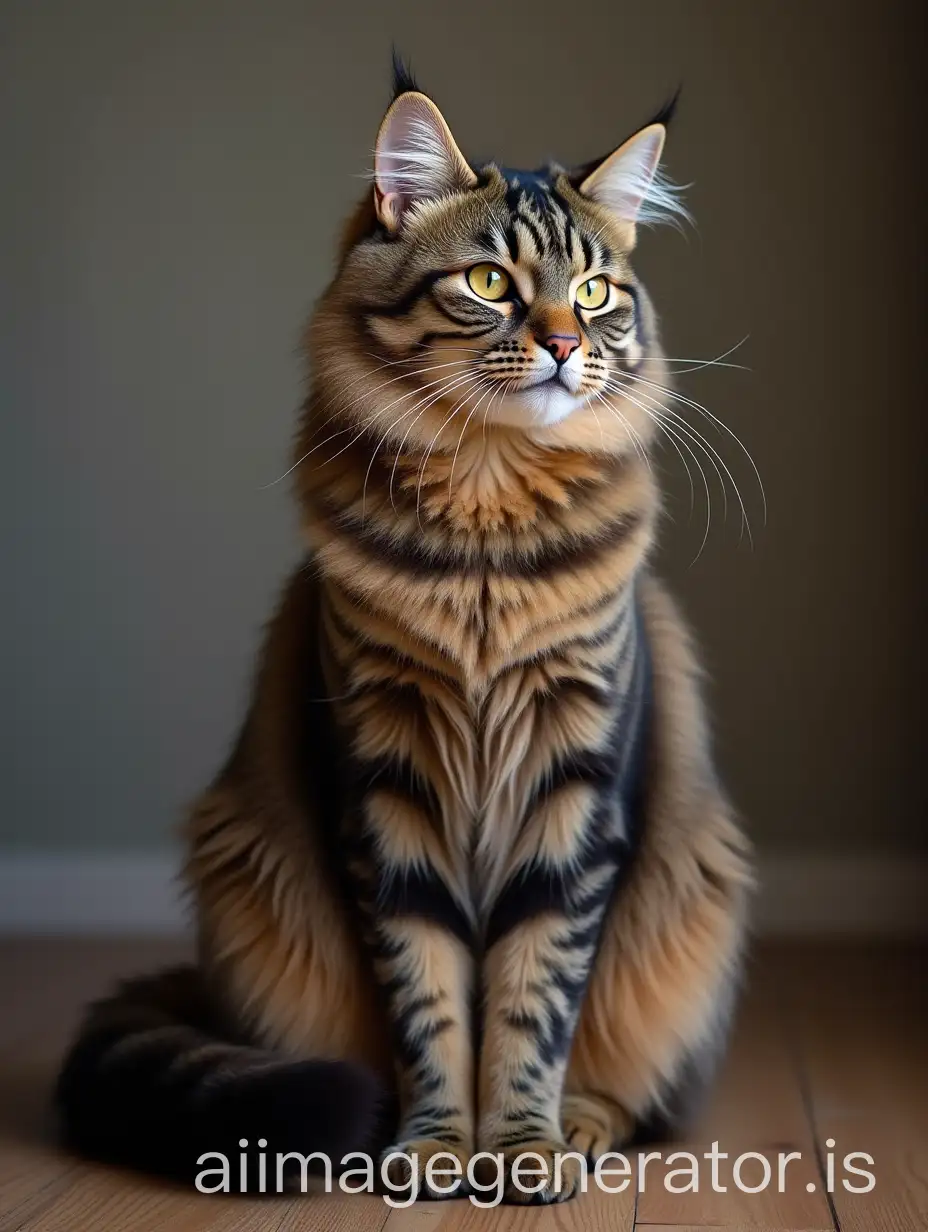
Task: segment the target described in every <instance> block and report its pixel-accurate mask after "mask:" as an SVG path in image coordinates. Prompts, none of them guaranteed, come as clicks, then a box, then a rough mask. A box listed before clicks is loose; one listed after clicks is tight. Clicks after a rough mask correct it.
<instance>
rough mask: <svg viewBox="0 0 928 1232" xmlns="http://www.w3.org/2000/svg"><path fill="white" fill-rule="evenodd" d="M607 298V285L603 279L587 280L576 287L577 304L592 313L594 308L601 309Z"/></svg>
mask: <svg viewBox="0 0 928 1232" xmlns="http://www.w3.org/2000/svg"><path fill="white" fill-rule="evenodd" d="M608 298H609V283H608V282H606V280H605V278H587V280H586V282H581V283H580V285H579V287H577V303H578V304H579V305H580V307H581V308H586V310H587V311H588V312H592V311H593V309H594V308H602V306H603V304H604V303H605V302H606V300H607V299H608Z"/></svg>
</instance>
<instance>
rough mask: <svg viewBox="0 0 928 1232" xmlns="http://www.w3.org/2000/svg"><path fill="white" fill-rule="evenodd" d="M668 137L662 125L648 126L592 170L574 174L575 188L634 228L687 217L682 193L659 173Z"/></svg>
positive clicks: (587, 169)
mask: <svg viewBox="0 0 928 1232" xmlns="http://www.w3.org/2000/svg"><path fill="white" fill-rule="evenodd" d="M666 137H667V129H666V127H665V126H664V125H663V124H661V123H657V124H649V125H648V126H647V127H646V128H643V129H641V131H640V132H637V133H635V135H634V136H633V137H629V139H628V140H627V141H626V142H624V143H623V144H622V145H620V146H619V148H618V149H617V150H614V151H613V152H612V153H611V154H609V155H608V156H607V157H606V158H604V159H602V161H601V162H599V163H596V164H594V165H593V166H592V168H591V167H585V168H582V169H581V170H580V171H579V172H577V173H575V175H574V176H572V177H571V178H572V180H573V184H574V187H575V188H576V189H577V191H578V192H579V193H580V194H581V196H584V197H589V198H590V200H591V201H596V202H598V203H599V204H600V205H603V206H605V207H606V209H608V210H610V211H611V212H612V213H613V214H614V215H615V216H616V217H617V218H619V219H621V220H622V221H623V222H625V223H627V224H629V225H630V226H631V227H633V228H634V226H635V224H636V223H639V222H640V223H644V224H649V223H660V222H670V221H674V220H675V218H678V217H683V218H686V217H687V211H686V207H685V206H684V205H683V203H682V202H681V201H680V198H679V190H678V189H677V188H675V187H674V185H672V184H670V183H669V182H668V181H667V180H666V179H664V178H663V177H662V176H661V175H660V172H659V165H660V161H661V154H662V153H663V150H664V141H665V140H666ZM633 234H634V233H633Z"/></svg>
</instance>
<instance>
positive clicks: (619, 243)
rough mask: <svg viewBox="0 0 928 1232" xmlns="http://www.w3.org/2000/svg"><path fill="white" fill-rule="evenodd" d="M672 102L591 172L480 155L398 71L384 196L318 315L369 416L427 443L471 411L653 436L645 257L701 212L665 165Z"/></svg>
mask: <svg viewBox="0 0 928 1232" xmlns="http://www.w3.org/2000/svg"><path fill="white" fill-rule="evenodd" d="M670 110H672V108H671V109H665V111H664V112H663V113H662V114H661V115H660V116H659V117H658V118H657V119H656V120H655V121H653V122H652V123H650V124H648V125H647V126H645V127H644V128H642V129H641V130H640V131H638V132H636V133H635V134H634V135H633V136H632V137H630V138H628V140H626V141H624V142H623V143H622V144H620V145H619V146H618V148H616V149H615V150H614V151H612V152H611V153H610V154H608V155H607V156H606V157H604V158H602V159H600V160H598V161H596V162H595V163H592V164H589V165H587V166H585V167H583V168H580V169H577V170H566V169H565V168H563V167H560V166H557V165H554V164H552V165H549V166H546V167H544V168H542V169H540V170H537V171H532V172H524V171H513V170H509V169H507V168H504V167H502V166H500V165H498V164H496V163H488V164H486V165H483V166H475V165H472V164H471V163H469V162H468V161H467V159H466V158H465V157H464V156H463V154H462V153H461V151H460V150H459V148H458V145H457V143H456V142H455V139H454V137H453V136H452V134H451V130H450V129H449V127H448V124H447V123H446V121H445V119H444V117H443V116H442V114H441V112H440V111H439V109H438V107H437V106H436V105H435V103H434V102H433V101H432V100H431V99H430V98H429V97H427V96H426V95H425V94H424V93H422V91H420V90H419V89H418V88H417V87H416V86H415V83H414V82H413V81H412V80H411V79H410V78H409V77H408V76H407V75H406V74H405V73H404V72H403V71H402V70H401V71H399V72H398V73H397V80H396V88H395V97H394V100H393V103H392V105H391V106H390V108H389V110H388V111H387V113H386V115H385V117H384V119H383V122H382V124H381V126H380V130H379V133H378V136H377V142H376V149H375V156H374V173H373V180H374V184H373V193H372V194H371V196H370V197H368V198H367V200H366V201H365V203H364V204H363V205H362V207H361V208H360V210H359V211H358V212H357V214H356V215H355V217H354V218H353V219H352V221H351V223H350V224H349V227H348V229H347V231H346V237H345V244H344V249H343V255H342V262H341V266H340V269H339V272H338V274H337V276H336V278H335V280H334V282H333V284H332V286H331V287H330V289H329V291H328V293H327V295H326V296H325V297H324V299H323V303H322V307H321V310H320V312H319V314H318V316H317V321H316V334H317V337H316V338H314V340H313V341H314V352H315V359H316V363H317V368H318V369H321V371H322V377H323V381H324V383H325V385H326V386H328V389H327V392H328V393H329V394H330V395H331V396H332V397H334V398H335V399H336V400H337V401H340V400H341V398H342V391H349V390H351V389H353V390H354V391H355V396H354V399H353V401H351V396H350V394H347V395H346V397H347V399H348V400H349V401H351V404H352V405H353V406H355V407H356V408H357V410H358V414H359V417H361V416H368V417H370V416H371V415H376V416H377V427H378V428H380V427H382V428H383V430H384V431H386V432H388V433H389V434H390V435H394V434H395V433H399V434H405V435H404V439H405V440H409V441H410V442H411V443H412V442H416V441H417V440H420V439H421V440H425V439H433V440H434V439H435V433H436V430H437V429H436V424H437V423H439V421H441V422H443V423H447V422H449V421H453V423H454V430H455V432H457V431H458V430H459V425H460V423H461V421H462V417H464V416H470V417H471V418H472V419H473V421H474V423H475V424H476V425H481V426H483V425H486V424H489V425H496V424H504V425H510V426H517V427H520V428H523V429H526V430H530V431H532V432H534V433H535V434H536V435H537V434H541V435H542V436H546V435H547V436H548V437H550V438H552V439H557V440H560V441H564V440H565V439H566V438H565V435H564V433H565V430H567V429H568V425H569V431H570V433H571V434H572V435H575V436H583V435H584V428H586V432H585V437H586V439H587V440H590V439H592V437H591V432H593V431H595V433H596V434H597V436H598V439H600V440H601V439H602V438H603V435H604V432H605V433H606V434H607V435H608V437H609V438H610V441H611V442H612V443H613V444H614V445H616V447H618V446H617V442H619V441H620V440H621V441H623V442H624V443H625V444H629V443H631V441H632V440H633V439H634V436H635V434H636V433H637V435H638V436H639V437H644V438H650V436H651V435H652V433H653V424H654V421H655V419H656V417H655V416H654V415H653V414H651V413H650V411H649V408H648V404H647V401H646V399H645V398H643V397H641V396H640V394H639V396H638V397H637V399H636V400H634V401H629V400H628V398H627V397H626V396H625V395H624V394H623V392H622V391H623V389H626V390H630V391H631V392H632V393H633V394H634V387H633V385H632V384H631V382H632V381H634V380H635V379H636V377H635V374H636V373H640V372H642V371H646V370H647V366H648V364H649V363H652V362H659V352H658V349H657V344H656V338H655V336H654V320H653V314H652V312H651V309H650V304H649V302H648V301H647V297H646V296H645V295H644V293H643V290H642V288H641V287H640V286H639V284H638V282H637V280H636V278H635V274H634V272H633V270H632V267H631V264H630V260H629V258H630V254H631V252H632V249H633V248H634V246H635V238H636V229H637V227H638V226H640V225H641V224H642V223H650V222H655V221H661V220H663V219H664V218H668V217H673V216H674V215H675V214H677V215H679V214H681V213H683V212H684V211H683V209H682V207H681V206H680V204H679V202H678V200H677V198H676V196H675V194H674V191H673V190H672V188H670V186H669V185H668V184H667V182H666V181H665V180H664V179H663V178H662V177H661V176H660V174H659V170H658V168H659V162H660V158H661V152H662V150H663V147H664V139H665V135H666V123H667V120H668V119H669V112H670ZM653 373H654V369H653V368H652V369H651V370H650V371H649V373H648V375H651V376H653ZM638 379H639V380H640V377H639V378H638ZM410 385H411V386H412V387H413V388H412V392H410V390H409V389H408V388H407V386H410ZM372 399H373V401H372ZM378 401H379V402H380V404H381V405H386V406H387V407H388V409H389V411H390V414H389V415H388V416H381V415H380V414H379V413H378V408H377V405H376V403H377V402H378ZM616 408H618V415H616V414H615V413H613V414H611V415H610V414H608V413H607V412H609V410H610V409H612V410H613V412H614V411H615V410H616ZM394 420H395V421H396V423H395V425H394V423H393V421H394ZM591 420H592V421H593V422H595V429H593V428H592V427H591ZM623 420H624V421H625V424H626V425H628V424H630V425H631V427H632V433H631V434H629V432H628V429H627V426H626V427H623V426H622V421H623ZM555 428H557V429H558V430H557V431H556V432H555V431H554V429H555Z"/></svg>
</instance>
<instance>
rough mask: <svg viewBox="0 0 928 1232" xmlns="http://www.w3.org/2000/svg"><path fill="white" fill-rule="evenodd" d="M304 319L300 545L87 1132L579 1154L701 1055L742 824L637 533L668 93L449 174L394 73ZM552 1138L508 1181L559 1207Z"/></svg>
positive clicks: (191, 1151)
mask: <svg viewBox="0 0 928 1232" xmlns="http://www.w3.org/2000/svg"><path fill="white" fill-rule="evenodd" d="M395 76H396V81H395V92H394V99H393V102H392V104H391V106H390V108H389V110H388V111H387V113H386V116H385V118H384V120H383V122H382V124H381V127H380V130H379V134H378V137H377V145H376V153H375V168H374V176H373V192H369V193H367V194H366V195H365V199H364V201H363V202H362V203H361V205H360V206H359V208H358V209H357V211H356V212H355V213H354V215H353V216H352V218H351V219H350V221H349V223H348V225H347V227H346V229H345V233H344V236H343V240H342V244H341V250H340V255H339V261H338V268H337V273H336V274H335V277H334V279H333V281H332V283H331V285H330V286H329V287H328V289H327V290H326V291H325V293H324V294H323V296H322V298H321V300H320V302H319V304H318V307H317V309H316V311H315V314H314V316H313V320H312V323H311V325H310V327H309V331H308V335H307V350H308V354H309V358H310V361H311V373H312V386H311V392H310V394H309V396H308V398H307V400H306V403H305V408H304V414H303V417H302V421H301V428H300V432H299V435H298V440H297V449H296V455H295V456H296V459H297V461H296V463H295V465H294V468H293V472H294V474H295V486H296V491H297V495H298V499H299V506H300V511H301V515H302V527H303V533H304V536H305V545H306V557H305V560H304V561H303V563H302V564H301V565H300V567H299V568H297V570H296V571H295V573H294V574H293V576H292V577H291V578H290V580H289V582H288V583H287V585H286V588H285V591H284V594H283V598H282V601H281V603H280V606H279V609H278V611H277V613H276V615H275V616H274V618H273V620H272V622H271V624H270V626H269V629H268V632H267V635H266V640H265V643H264V647H263V651H262V653H261V657H260V662H259V666H258V670H257V675H256V680H255V685H254V692H253V697H252V700H251V704H250V708H249V710H248V713H247V717H246V719H245V722H244V725H243V727H242V730H241V734H240V736H239V738H238V741H237V743H236V745H235V748H234V750H233V752H232V753H231V756H230V757H229V759H228V762H227V764H226V765H225V767H224V768H223V769H222V771H221V773H220V774H219V775H218V777H217V778H216V780H215V781H214V783H213V785H212V786H211V787H210V788H209V790H208V791H206V793H205V794H204V795H203V796H202V798H201V799H200V800H199V801H198V802H197V804H196V805H195V807H194V808H193V810H192V815H191V817H190V820H189V825H188V828H187V830H186V843H187V859H186V866H185V880H186V885H187V886H188V887H189V890H190V893H191V895H192V898H193V902H194V904H195V914H196V921H197V927H198V937H199V957H198V961H197V963H196V965H195V966H188V967H183V968H178V969H175V970H170V971H167V972H163V973H160V974H155V975H153V976H150V977H148V976H145V977H141V978H137V979H135V980H131V981H128V982H126V983H125V984H124V985H122V987H121V988H119V989H118V990H117V991H116V992H115V993H114V994H113V995H111V996H109V997H107V998H106V999H104V1000H103V1001H101V1002H99V1003H98V1004H96V1005H95V1006H93V1007H91V1009H90V1011H89V1012H88V1015H87V1018H86V1021H85V1022H84V1025H83V1027H82V1029H81V1031H80V1033H79V1035H78V1038H77V1040H76V1042H75V1043H74V1045H73V1047H72V1049H71V1051H70V1053H69V1054H68V1056H67V1058H66V1060H65V1063H64V1066H63V1069H62V1072H61V1075H60V1078H59V1083H58V1087H57V1100H58V1105H59V1108H60V1111H61V1115H62V1119H63V1125H64V1129H65V1134H66V1137H67V1140H68V1141H69V1142H70V1143H71V1144H72V1145H73V1146H74V1147H76V1148H78V1149H80V1150H81V1151H83V1152H85V1153H89V1154H91V1155H95V1156H99V1157H102V1158H105V1159H111V1160H116V1161H119V1162H123V1163H129V1164H133V1165H140V1166H143V1167H145V1168H147V1169H156V1170H158V1171H161V1172H167V1173H172V1174H176V1175H189V1174H190V1173H191V1172H192V1170H193V1169H194V1167H195V1163H196V1159H197V1156H198V1155H199V1153H200V1152H201V1151H205V1150H210V1151H226V1152H228V1153H230V1154H234V1153H235V1151H236V1150H237V1143H238V1140H239V1139H240V1138H245V1139H250V1140H252V1141H254V1140H255V1139H256V1138H257V1137H258V1135H259V1134H260V1135H261V1136H262V1138H263V1139H266V1140H268V1141H269V1142H270V1145H271V1147H272V1148H279V1149H282V1150H286V1151H290V1150H300V1151H305V1152H310V1151H316V1150H321V1151H326V1152H329V1153H330V1154H332V1155H333V1157H335V1158H338V1157H340V1156H341V1155H342V1154H343V1153H344V1152H346V1151H359V1150H369V1151H372V1152H384V1153H389V1152H391V1151H397V1150H399V1151H403V1152H408V1153H415V1154H416V1156H417V1157H418V1159H419V1161H420V1165H422V1166H421V1167H420V1179H419V1180H416V1181H415V1182H413V1178H412V1177H411V1176H410V1174H409V1171H408V1168H407V1171H406V1172H405V1173H404V1172H403V1166H404V1165H402V1164H401V1166H400V1170H399V1173H398V1176H399V1180H400V1181H402V1180H403V1179H404V1177H405V1178H406V1179H408V1180H409V1183H410V1184H413V1183H415V1184H416V1185H417V1186H419V1190H418V1192H419V1193H420V1194H421V1196H424V1197H439V1196H441V1193H440V1192H435V1191H434V1190H433V1189H432V1188H430V1186H429V1184H428V1182H427V1181H422V1180H421V1173H422V1170H423V1168H424V1164H425V1163H426V1162H427V1161H428V1160H430V1159H433V1158H435V1157H436V1156H438V1155H439V1154H449V1153H450V1155H451V1156H452V1157H453V1158H455V1159H456V1160H458V1161H459V1162H460V1165H461V1167H462V1168H463V1167H465V1166H466V1164H467V1162H468V1161H469V1160H470V1159H471V1158H472V1157H473V1156H474V1154H475V1153H477V1152H489V1153H493V1154H498V1155H501V1156H502V1167H503V1169H504V1170H505V1174H506V1176H507V1177H508V1179H507V1181H506V1186H505V1199H506V1200H507V1201H515V1202H520V1201H528V1200H530V1199H529V1198H528V1197H527V1196H526V1195H525V1194H524V1193H523V1192H522V1191H521V1190H520V1189H519V1188H518V1187H517V1186H515V1185H514V1184H513V1183H512V1178H511V1175H510V1173H511V1166H512V1161H513V1160H514V1159H515V1158H516V1157H517V1156H518V1155H519V1154H521V1153H522V1152H525V1151H533V1152H536V1153H537V1154H538V1155H540V1156H541V1158H542V1160H543V1161H544V1163H545V1166H546V1168H547V1167H548V1165H549V1164H550V1163H552V1161H553V1160H554V1157H555V1156H556V1155H557V1154H558V1153H559V1152H577V1153H579V1154H581V1155H585V1156H588V1157H589V1158H591V1159H595V1158H598V1157H599V1156H601V1155H602V1154H603V1153H604V1152H606V1151H608V1150H610V1149H613V1148H614V1147H616V1146H617V1145H620V1144H622V1143H624V1142H627V1141H629V1139H630V1138H631V1137H632V1136H633V1135H635V1134H636V1133H637V1134H640V1133H653V1132H657V1131H658V1130H667V1129H673V1128H675V1127H678V1126H679V1125H681V1124H683V1123H684V1122H685V1119H686V1117H687V1116H688V1115H690V1113H691V1110H692V1108H693V1107H694V1106H695V1103H696V1101H697V1100H698V1097H699V1095H700V1094H701V1092H702V1091H704V1090H705V1088H706V1085H707V1083H708V1082H709V1080H710V1078H711V1075H712V1072H713V1069H714V1066H715V1064H716V1062H717V1060H718V1058H719V1056H720V1053H721V1051H722V1049H723V1044H724V1040H725V1037H726V1029H727V1026H728V1023H729V1019H730V1016H731V1011H732V1005H733V1002H734V997H735V993H736V988H737V983H738V976H739V970H740V967H741V965H742V955H743V949H744V937H745V932H746V921H747V915H748V905H749V901H750V886H751V868H750V851H749V846H748V843H747V841H746V839H745V837H744V835H743V833H742V831H741V829H740V827H739V825H738V822H737V820H736V819H735V817H734V815H733V811H732V808H731V806H730V804H729V802H728V800H727V798H726V795H725V794H724V791H723V789H722V787H721V786H720V784H719V781H718V778H717V776H716V772H715V770H714V767H713V761H712V755H711V750H710V747H709V739H708V734H707V723H706V718H705V714H704V709H703V703H702V700H701V695H700V682H699V676H700V673H699V668H698V666H697V660H696V656H695V653H694V650H693V647H692V644H691V640H690V636H689V634H688V632H687V630H686V627H685V625H684V623H683V621H682V619H681V617H680V615H679V614H678V612H677V609H676V607H675V605H674V603H673V601H672V600H671V598H670V597H669V595H668V593H667V591H666V590H665V588H664V586H663V585H662V584H661V582H660V581H659V580H658V579H657V578H656V577H655V575H654V573H653V570H652V568H651V565H650V563H649V557H650V555H651V552H652V547H653V544H654V539H655V528H656V522H657V519H658V513H659V493H658V491H657V487H656V483H655V477H654V474H653V471H652V469H651V467H650V464H649V458H650V452H651V450H652V449H653V447H654V445H655V443H656V441H657V439H658V435H659V431H660V419H661V413H660V403H659V401H658V400H657V399H655V397H654V396H653V394H654V393H655V392H657V391H659V390H661V389H662V388H664V387H666V386H667V383H668V374H667V366H666V363H665V361H664V359H663V356H662V353H661V349H660V344H659V341H658V335H657V326H656V320H655V314H654V311H653V309H652V306H651V303H650V300H649V298H648V296H647V293H646V292H645V290H644V288H643V287H642V286H641V284H640V282H639V281H638V279H637V278H636V276H635V274H634V272H633V269H632V266H631V263H630V254H631V252H632V250H633V248H634V245H635V239H636V230H637V227H638V226H640V225H642V224H643V223H649V222H659V221H662V220H664V219H667V218H669V217H671V216H672V215H673V213H674V212H675V211H679V209H680V208H681V207H680V205H679V201H678V198H677V197H676V196H675V193H674V190H673V189H672V188H671V187H670V185H669V184H668V183H667V181H665V180H664V179H663V177H662V175H661V172H660V170H659V161H660V158H661V154H662V150H663V146H664V140H665V134H666V128H667V124H668V122H669V118H670V112H669V110H668V111H666V112H664V113H662V114H661V115H659V116H658V117H657V118H656V119H655V120H654V121H653V122H652V123H650V124H648V125H646V126H645V127H644V128H642V129H640V130H639V131H638V132H636V133H635V134H634V135H633V136H632V137H630V138H629V139H628V140H627V141H625V142H623V143H622V144H621V145H620V146H618V148H617V149H616V150H615V151H614V152H612V153H611V154H609V155H608V156H607V157H605V158H603V159H601V160H599V161H597V162H596V163H594V164H590V165H588V166H585V167H583V168H581V169H579V170H576V171H570V170H564V169H562V168H561V167H559V166H554V165H552V166H548V167H545V168H544V169H542V170H540V171H535V172H531V173H528V172H520V171H511V170H507V169H505V168H503V167H502V166H499V165H496V164H493V163H490V164H488V165H486V166H479V167H476V166H472V165H471V164H470V163H469V162H468V161H467V160H466V159H465V158H464V156H463V155H462V153H461V152H460V150H459V148H458V145H457V144H456V142H455V139H454V137H453V136H452V134H451V131H450V129H449V127H448V125H447V123H446V121H445V119H444V118H443V116H442V114H441V112H440V111H439V110H438V107H437V106H436V104H435V103H434V102H433V101H432V99H431V98H430V97H428V96H427V95H426V94H424V93H423V92H422V91H421V90H420V89H419V87H418V86H417V85H416V83H415V81H414V80H413V79H412V78H411V76H410V75H409V74H408V72H407V71H406V70H405V69H404V68H403V67H402V66H401V65H400V66H398V67H397V68H396V73H395ZM553 1173H554V1168H553V1166H552V1167H551V1168H550V1173H549V1176H548V1179H547V1180H546V1181H545V1182H544V1183H543V1184H542V1186H541V1189H540V1191H539V1193H537V1194H534V1195H532V1197H533V1199H534V1200H535V1201H539V1200H540V1201H555V1200H562V1199H564V1198H568V1197H570V1196H571V1195H572V1194H573V1193H574V1192H575V1190H576V1188H577V1185H578V1177H579V1174H580V1170H579V1167H578V1166H577V1165H576V1164H575V1163H571V1161H570V1159H569V1158H568V1160H567V1165H566V1166H565V1167H564V1168H563V1169H562V1170H561V1174H560V1176H559V1177H557V1178H555V1177H554V1175H553Z"/></svg>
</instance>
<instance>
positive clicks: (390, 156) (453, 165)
mask: <svg viewBox="0 0 928 1232" xmlns="http://www.w3.org/2000/svg"><path fill="white" fill-rule="evenodd" d="M476 184H477V176H476V175H475V174H474V172H473V171H472V170H471V168H470V166H469V165H468V163H467V160H466V159H465V158H464V155H463V154H462V153H461V151H460V150H459V149H458V147H457V143H456V142H455V140H454V138H453V137H452V135H451V130H450V128H449V127H448V125H447V124H446V123H445V118H444V116H443V115H442V114H441V112H440V111H439V110H438V108H437V107H436V106H435V104H434V103H433V102H432V100H431V99H430V98H428V97H427V96H426V95H425V94H421V93H419V91H418V90H408V91H406V92H405V93H403V94H400V96H399V97H398V98H397V99H396V100H395V101H394V103H393V105H392V106H391V108H390V110H389V111H388V112H387V114H386V115H385V116H384V119H383V123H382V124H381V126H380V132H379V133H378V134H377V147H376V151H375V154H374V205H375V207H376V210H377V217H378V218H379V219H380V221H381V222H382V223H383V225H384V226H385V227H386V228H387V230H388V231H392V232H395V231H398V230H399V228H400V226H401V225H402V221H403V214H404V213H405V211H406V210H408V209H409V207H410V206H411V205H414V204H415V203H416V202H417V201H426V200H429V199H431V198H434V197H441V196H444V195H446V194H447V193H453V192H462V191H464V190H466V189H468V188H473V187H475V185H476Z"/></svg>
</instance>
